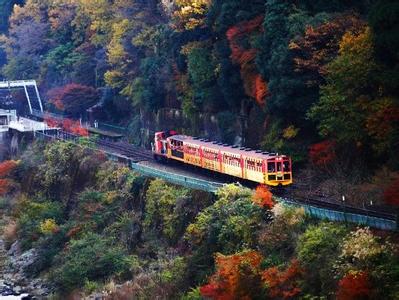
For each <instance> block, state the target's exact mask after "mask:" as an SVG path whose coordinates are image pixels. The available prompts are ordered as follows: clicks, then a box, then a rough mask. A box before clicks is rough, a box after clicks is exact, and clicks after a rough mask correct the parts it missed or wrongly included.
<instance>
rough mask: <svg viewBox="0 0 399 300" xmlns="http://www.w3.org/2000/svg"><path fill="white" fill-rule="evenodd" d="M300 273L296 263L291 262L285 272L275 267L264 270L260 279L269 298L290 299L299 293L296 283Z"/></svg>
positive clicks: (295, 261) (294, 261)
mask: <svg viewBox="0 0 399 300" xmlns="http://www.w3.org/2000/svg"><path fill="white" fill-rule="evenodd" d="M301 273H302V270H301V268H300V266H299V263H298V261H297V260H293V261H291V264H290V265H289V267H288V268H287V269H286V270H283V271H280V270H279V269H278V268H277V267H272V268H269V269H267V270H265V271H264V272H263V274H262V279H263V280H264V281H265V282H266V283H267V286H268V291H269V295H270V297H271V298H273V299H292V298H294V297H296V296H298V295H299V293H300V292H301V289H300V288H299V287H298V282H297V279H299V278H300V275H301Z"/></svg>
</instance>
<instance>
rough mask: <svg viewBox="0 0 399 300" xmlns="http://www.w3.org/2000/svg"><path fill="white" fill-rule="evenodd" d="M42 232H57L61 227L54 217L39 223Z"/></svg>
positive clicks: (48, 233)
mask: <svg viewBox="0 0 399 300" xmlns="http://www.w3.org/2000/svg"><path fill="white" fill-rule="evenodd" d="M39 228H40V232H41V233H43V234H45V235H50V234H53V233H56V232H57V231H58V230H59V227H58V225H57V223H56V222H55V220H54V219H46V220H44V221H43V222H41V223H40V225H39Z"/></svg>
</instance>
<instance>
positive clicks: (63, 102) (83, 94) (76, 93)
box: [48, 83, 99, 116]
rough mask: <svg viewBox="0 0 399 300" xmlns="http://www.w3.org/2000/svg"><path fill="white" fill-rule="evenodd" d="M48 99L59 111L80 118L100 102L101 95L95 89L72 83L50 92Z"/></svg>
mask: <svg viewBox="0 0 399 300" xmlns="http://www.w3.org/2000/svg"><path fill="white" fill-rule="evenodd" d="M48 97H49V99H50V102H51V103H53V104H54V105H55V107H56V108H57V109H59V110H61V111H64V112H65V113H67V114H70V115H73V116H78V115H80V114H82V113H84V112H85V110H86V109H88V108H90V107H91V106H93V105H94V104H95V103H96V102H97V101H98V98H99V94H98V92H97V90H96V89H95V88H93V87H90V86H85V85H81V84H76V83H71V84H67V85H65V86H63V87H58V88H54V89H52V90H50V91H49V92H48Z"/></svg>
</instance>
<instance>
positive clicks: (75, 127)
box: [44, 117, 89, 136]
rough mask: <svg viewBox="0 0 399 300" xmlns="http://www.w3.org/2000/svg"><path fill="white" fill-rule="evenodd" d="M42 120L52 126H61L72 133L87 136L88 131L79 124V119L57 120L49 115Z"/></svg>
mask: <svg viewBox="0 0 399 300" xmlns="http://www.w3.org/2000/svg"><path fill="white" fill-rule="evenodd" d="M44 121H45V122H46V123H47V125H48V126H50V127H53V128H56V127H58V128H62V129H63V130H65V131H67V132H70V133H72V134H76V135H79V136H89V131H88V130H87V129H86V128H83V127H82V126H81V125H80V122H79V121H75V120H72V119H62V120H57V119H54V118H51V117H45V118H44Z"/></svg>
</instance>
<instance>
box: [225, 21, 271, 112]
mask: <svg viewBox="0 0 399 300" xmlns="http://www.w3.org/2000/svg"><path fill="white" fill-rule="evenodd" d="M262 21H263V16H258V17H256V18H254V19H252V20H250V21H244V22H240V23H238V24H237V25H235V26H233V27H231V28H230V29H229V30H227V32H226V36H227V39H228V41H229V43H230V48H231V59H232V60H233V62H234V63H236V64H238V65H239V66H240V72H241V78H242V80H243V82H244V89H245V92H246V94H247V95H248V96H250V97H252V98H254V99H255V100H256V102H258V103H259V104H261V105H263V104H264V103H265V98H266V96H267V93H268V90H267V85H266V82H265V81H264V80H263V78H262V76H261V75H260V74H259V72H258V71H257V70H256V67H255V62H254V60H255V57H256V52H257V51H256V49H246V48H245V47H243V46H242V43H241V41H242V39H244V38H246V37H248V36H249V35H251V34H252V33H254V32H257V31H258V32H259V31H260V28H261V25H262Z"/></svg>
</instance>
